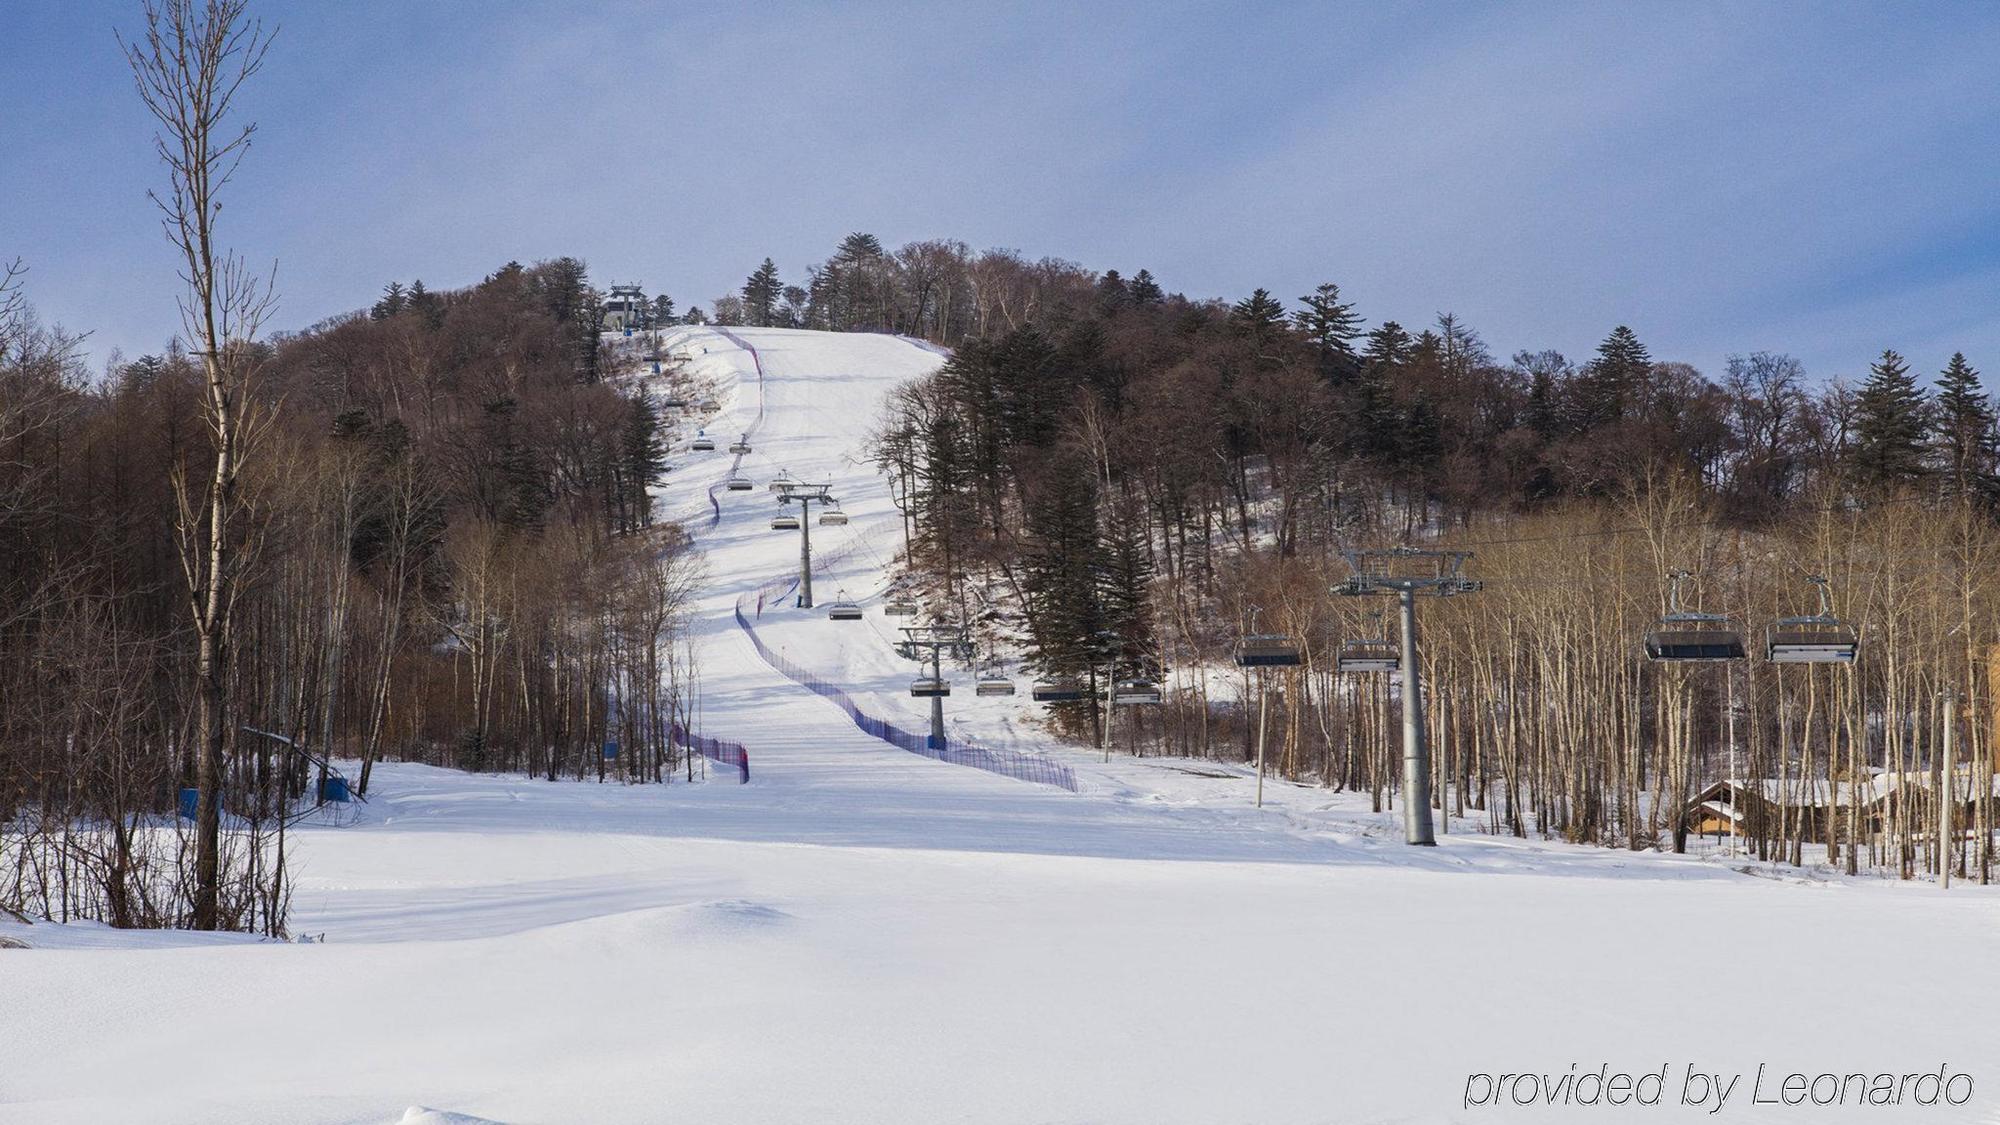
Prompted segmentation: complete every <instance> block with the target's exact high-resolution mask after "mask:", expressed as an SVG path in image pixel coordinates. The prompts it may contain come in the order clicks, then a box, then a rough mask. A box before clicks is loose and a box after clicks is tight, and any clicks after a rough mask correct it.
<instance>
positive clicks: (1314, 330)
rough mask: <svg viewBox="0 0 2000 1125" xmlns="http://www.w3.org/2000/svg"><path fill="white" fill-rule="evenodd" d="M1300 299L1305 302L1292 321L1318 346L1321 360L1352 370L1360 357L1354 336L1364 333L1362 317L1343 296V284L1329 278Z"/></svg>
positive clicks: (1294, 314)
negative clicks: (1335, 282) (1340, 284)
mask: <svg viewBox="0 0 2000 1125" xmlns="http://www.w3.org/2000/svg"><path fill="white" fill-rule="evenodd" d="M1299 300H1300V301H1301V302H1302V306H1301V307H1300V309H1299V310H1298V311H1297V312H1295V313H1293V314H1292V321H1293V323H1295V324H1297V325H1298V326H1299V331H1301V332H1304V333H1305V334H1306V338H1307V339H1309V340H1311V341H1312V342H1313V345H1314V346H1315V347H1317V348H1318V349H1319V354H1320V361H1321V362H1322V363H1327V364H1331V365H1334V366H1337V367H1339V368H1341V369H1343V370H1351V369H1352V367H1353V365H1354V363H1355V361H1356V359H1357V357H1356V356H1355V354H1354V344H1353V340H1354V338H1355V337H1356V336H1359V335H1361V317H1360V316H1358V315H1356V314H1355V312H1354V305H1353V304H1352V303H1351V302H1347V301H1342V300H1341V299H1340V286H1338V285H1336V284H1334V283H1333V282H1331V281H1329V282H1326V283H1325V284H1323V285H1321V286H1320V287H1319V288H1317V289H1314V290H1313V291H1312V292H1311V293H1310V294H1308V295H1306V296H1304V297H1301V298H1299Z"/></svg>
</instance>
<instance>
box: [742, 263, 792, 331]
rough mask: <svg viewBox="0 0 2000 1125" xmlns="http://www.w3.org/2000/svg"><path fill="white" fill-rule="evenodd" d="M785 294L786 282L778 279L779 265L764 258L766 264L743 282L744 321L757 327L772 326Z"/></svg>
mask: <svg viewBox="0 0 2000 1125" xmlns="http://www.w3.org/2000/svg"><path fill="white" fill-rule="evenodd" d="M784 294H785V284H784V282H782V281H779V280H778V267H777V265H776V264H775V263H773V262H772V261H771V259H769V258H766V259H764V264H763V265H761V266H758V267H757V272H755V273H753V274H751V275H750V277H749V279H748V280H746V281H745V282H744V283H743V320H744V323H746V324H749V325H751V326H752V327H755V328H769V327H771V325H772V324H773V323H775V322H776V319H777V315H778V302H779V301H780V300H781V299H782V298H783V297H784Z"/></svg>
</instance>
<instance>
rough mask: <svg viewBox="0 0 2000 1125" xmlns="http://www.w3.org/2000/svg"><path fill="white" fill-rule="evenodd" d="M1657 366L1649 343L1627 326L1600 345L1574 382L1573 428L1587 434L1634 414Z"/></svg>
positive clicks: (1571, 404) (1621, 327)
mask: <svg viewBox="0 0 2000 1125" xmlns="http://www.w3.org/2000/svg"><path fill="white" fill-rule="evenodd" d="M1652 369H1653V358H1652V356H1651V355H1649V354H1648V353H1647V351H1646V345H1644V344H1642V343H1640V342H1639V337H1638V335H1637V334H1635V333H1634V332H1633V331H1632V330H1631V329H1630V328H1627V327H1626V326H1624V325H1622V324H1621V325H1619V326H1618V327H1616V328H1614V329H1612V330H1611V335H1609V336H1606V337H1605V338H1604V342H1603V343H1601V344H1599V345H1597V358H1596V359H1594V360H1591V361H1590V363H1589V364H1587V365H1586V366H1585V367H1584V369H1583V373H1582V374H1581V375H1580V376H1578V377H1577V378H1576V379H1575V380H1573V381H1572V384H1571V393H1570V411H1569V413H1570V427H1571V429H1573V430H1574V431H1575V432H1577V433H1586V432H1588V431H1590V430H1594V429H1596V428H1597V427H1599V426H1608V425H1610V424H1612V423H1614V422H1618V421H1622V420H1623V419H1624V418H1625V417H1626V416H1627V415H1628V414H1630V413H1632V412H1633V411H1634V409H1635V408H1636V407H1637V405H1638V400H1639V398H1640V396H1641V394H1642V392H1643V390H1644V388H1645V384H1646V379H1647V376H1648V375H1649V374H1650V373H1651V371H1652Z"/></svg>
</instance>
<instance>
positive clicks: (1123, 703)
mask: <svg viewBox="0 0 2000 1125" xmlns="http://www.w3.org/2000/svg"><path fill="white" fill-rule="evenodd" d="M1159 701H1160V685H1158V684H1156V683H1153V682H1152V681H1151V680H1125V681H1123V682H1122V683H1120V684H1119V685H1118V686H1117V687H1115V688H1113V689H1112V691H1111V702H1112V705H1113V706H1117V707H1127V706H1131V705H1134V704H1141V703H1158V702H1159Z"/></svg>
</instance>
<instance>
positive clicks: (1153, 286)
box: [1131, 270, 1167, 305]
mask: <svg viewBox="0 0 2000 1125" xmlns="http://www.w3.org/2000/svg"><path fill="white" fill-rule="evenodd" d="M1131 291H1132V303H1133V304H1135V305H1157V304H1159V303H1160V302H1161V301H1164V300H1166V299H1167V295H1166V294H1165V293H1163V292H1161V291H1160V283H1159V282H1157V281H1154V280H1153V274H1152V271H1150V270H1140V271H1139V272H1138V273H1135V274H1133V275H1132V284H1131Z"/></svg>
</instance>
